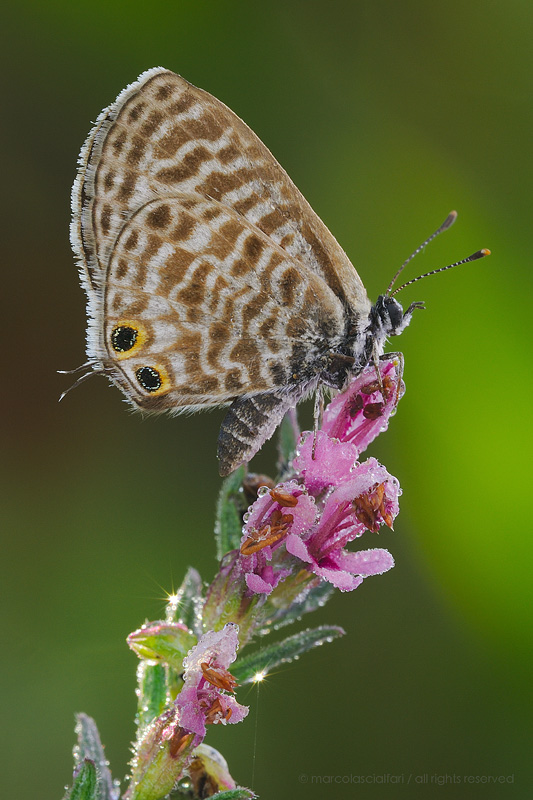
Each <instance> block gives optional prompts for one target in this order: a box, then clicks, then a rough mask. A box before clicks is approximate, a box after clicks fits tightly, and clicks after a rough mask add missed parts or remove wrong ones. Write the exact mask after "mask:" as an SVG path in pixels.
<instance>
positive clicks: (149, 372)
mask: <svg viewBox="0 0 533 800" xmlns="http://www.w3.org/2000/svg"><path fill="white" fill-rule="evenodd" d="M135 375H136V376H137V380H138V381H139V383H140V384H141V386H142V387H143V389H146V391H147V392H157V391H158V390H159V389H160V388H161V387H162V385H163V378H162V376H161V373H160V372H159V371H158V370H157V369H154V367H139V369H138V370H137V371H136V373H135Z"/></svg>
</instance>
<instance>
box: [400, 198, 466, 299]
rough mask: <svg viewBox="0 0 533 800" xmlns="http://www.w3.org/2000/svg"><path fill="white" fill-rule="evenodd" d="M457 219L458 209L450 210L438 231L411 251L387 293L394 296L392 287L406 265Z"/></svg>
mask: <svg viewBox="0 0 533 800" xmlns="http://www.w3.org/2000/svg"><path fill="white" fill-rule="evenodd" d="M456 219H457V211H450V213H449V214H448V216H447V217H446V219H445V220H444V222H443V223H442V225H440V226H439V227H438V228H437V230H436V231H434V233H432V234H431V236H428V238H427V239H426V241H425V242H422V244H421V245H420V246H419V247H417V248H416V250H415V251H414V253H411V255H410V256H409V258H407V259H406V260H405V261H404V262H403V264H402V266H401V267H400V269H399V270H398V272H397V273H396V275H395V276H394V278H393V279H392V280H391V282H390V283H389V287H388V289H387V292H386V295H387V296H388V297H392V295H391V293H390V292H391V289H392V287H393V286H394V284H395V283H396V281H397V280H398V278H399V277H400V275H401V274H402V272H403V271H404V269H405V267H406V266H407V265H408V264H409V262H410V261H412V260H413V258H414V257H415V256H416V255H418V253H419V252H420V251H421V250H423V249H424V247H426V245H428V244H429V243H430V242H432V241H433V239H435V237H436V236H438V235H439V233H443V232H444V231H447V230H448V228H451V227H452V225H453V223H454V222H455V220H456ZM450 266H455V264H453V265H450ZM446 269H448V268H447V267H446ZM420 277H422V276H420ZM417 280H418V279H417ZM406 285H407V284H406ZM402 288H403V287H402ZM396 291H398V292H399V291H400V290H399V289H397V290H396ZM394 294H396V292H394Z"/></svg>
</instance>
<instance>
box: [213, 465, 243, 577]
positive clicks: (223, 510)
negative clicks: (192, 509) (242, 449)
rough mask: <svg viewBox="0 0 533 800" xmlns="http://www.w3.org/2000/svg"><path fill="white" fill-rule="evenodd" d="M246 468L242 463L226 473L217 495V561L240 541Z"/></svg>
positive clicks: (237, 545)
mask: <svg viewBox="0 0 533 800" xmlns="http://www.w3.org/2000/svg"><path fill="white" fill-rule="evenodd" d="M246 469H247V465H246V464H242V465H241V466H240V467H239V468H238V469H236V470H235V472H232V473H231V475H228V477H227V478H226V480H225V481H224V482H223V484H222V488H221V490H220V494H219V496H218V502H217V515H216V521H215V542H216V548H217V559H218V561H220V560H221V559H222V556H224V555H225V554H226V553H228V552H229V551H230V550H235V549H236V548H237V547H239V544H240V541H241V536H242V512H243V511H244V509H245V505H246V503H245V500H244V495H243V491H242V482H243V480H244V478H245V476H246Z"/></svg>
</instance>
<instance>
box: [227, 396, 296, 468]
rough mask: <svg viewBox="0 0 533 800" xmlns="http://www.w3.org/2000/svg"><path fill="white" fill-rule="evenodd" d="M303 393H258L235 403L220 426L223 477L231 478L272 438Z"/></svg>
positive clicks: (239, 399)
mask: <svg viewBox="0 0 533 800" xmlns="http://www.w3.org/2000/svg"><path fill="white" fill-rule="evenodd" d="M300 397H301V391H298V393H296V392H295V393H292V394H286V393H285V394H279V395H278V394H276V393H274V392H272V393H269V394H256V395H253V396H252V397H241V398H238V399H237V400H235V401H234V402H233V403H232V405H231V406H230V409H229V411H228V413H227V414H226V416H225V417H224V419H223V421H222V425H221V426H220V433H219V435H218V452H217V455H218V460H219V472H220V474H221V475H229V474H230V472H233V470H234V469H237V467H238V466H239V465H240V464H243V463H244V462H245V461H249V460H250V459H251V458H252V456H254V455H255V454H256V453H257V451H258V450H259V448H260V447H261V446H262V445H263V444H264V443H265V442H266V441H267V439H270V437H271V436H272V434H273V433H274V431H275V430H276V428H277V427H278V425H279V424H280V422H281V420H282V419H283V417H284V416H285V414H286V412H287V411H288V410H289V408H292V407H293V406H295V405H296V403H297V402H298V400H299V399H300Z"/></svg>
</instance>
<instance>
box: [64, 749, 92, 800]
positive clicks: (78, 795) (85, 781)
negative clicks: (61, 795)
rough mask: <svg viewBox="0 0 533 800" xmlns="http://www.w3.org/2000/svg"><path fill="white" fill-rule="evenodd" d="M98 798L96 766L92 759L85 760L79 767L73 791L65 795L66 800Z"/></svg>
mask: <svg viewBox="0 0 533 800" xmlns="http://www.w3.org/2000/svg"><path fill="white" fill-rule="evenodd" d="M97 798H98V777H97V773H96V765H95V763H94V761H91V759H90V758H85V759H83V761H82V762H81V764H80V766H79V767H78V770H77V773H76V774H75V777H74V783H73V785H72V789H71V790H70V791H69V792H68V793H67V794H66V795H65V800H97Z"/></svg>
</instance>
